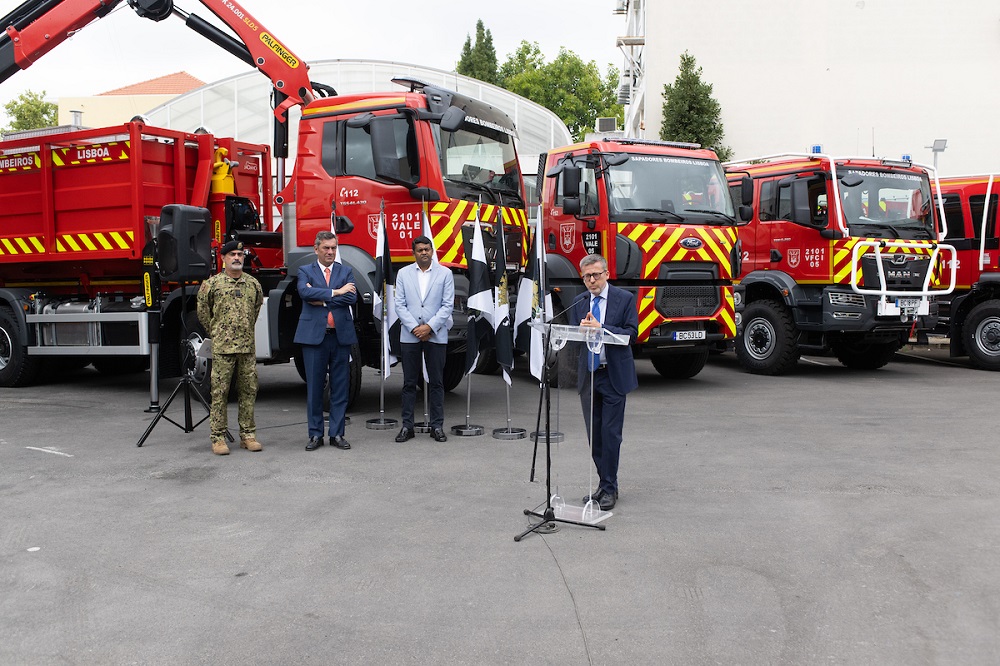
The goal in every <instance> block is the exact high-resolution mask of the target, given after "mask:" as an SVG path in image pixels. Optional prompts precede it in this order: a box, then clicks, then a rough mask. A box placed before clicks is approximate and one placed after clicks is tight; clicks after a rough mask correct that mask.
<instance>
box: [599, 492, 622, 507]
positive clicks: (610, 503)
mask: <svg viewBox="0 0 1000 666" xmlns="http://www.w3.org/2000/svg"><path fill="white" fill-rule="evenodd" d="M617 501H618V493H617V492H614V493H604V494H603V495H602V496H601V499H600V501H599V502H598V505H600V507H601V511H611V509H613V508H615V502H617Z"/></svg>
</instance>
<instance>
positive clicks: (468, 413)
mask: <svg viewBox="0 0 1000 666" xmlns="http://www.w3.org/2000/svg"><path fill="white" fill-rule="evenodd" d="M471 418H472V373H471V372H470V373H469V374H467V375H466V376H465V425H461V424H459V425H453V426H452V427H451V431H452V433H454V434H456V435H458V436H459V437H477V436H479V435H482V434H483V433H485V432H486V428H484V427H483V426H481V425H473V424H472V423H469V420H470V419H471Z"/></svg>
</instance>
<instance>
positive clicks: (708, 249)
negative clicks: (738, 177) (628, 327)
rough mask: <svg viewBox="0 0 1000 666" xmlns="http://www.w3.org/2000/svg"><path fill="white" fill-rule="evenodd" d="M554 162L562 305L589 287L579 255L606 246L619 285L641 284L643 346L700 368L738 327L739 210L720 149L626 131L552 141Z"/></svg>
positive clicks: (555, 271)
mask: <svg viewBox="0 0 1000 666" xmlns="http://www.w3.org/2000/svg"><path fill="white" fill-rule="evenodd" d="M545 160H546V161H545V164H543V165H540V168H539V174H540V177H541V175H542V174H544V175H545V176H546V178H545V182H544V183H540V184H539V191H540V192H541V193H542V204H541V205H542V223H543V233H544V235H545V239H546V240H545V242H546V252H547V259H546V271H547V273H546V279H547V280H548V283H549V285H550V287H552V288H553V289H555V290H556V292H557V293H556V297H555V299H554V303H553V311H554V312H557V313H558V312H559V311H560V310H564V309H565V308H568V307H569V305H570V303H572V302H573V299H574V298H575V297H576V296H577V295H578V294H581V293H583V292H584V291H585V288H584V287H583V285H582V284H581V282H580V272H579V270H578V266H579V262H580V260H581V259H582V258H583V257H584V256H585V255H587V254H591V253H596V254H601V255H603V256H604V257H606V258H607V261H608V270H609V271H610V273H611V279H612V280H613V281H614V284H615V285H617V286H619V287H623V288H625V289H629V290H630V291H632V292H633V293H635V294H636V305H637V308H638V310H639V313H638V314H639V334H638V336H637V337H636V339H635V340H634V341H633V345H634V348H635V349H636V351H638V352H642V353H644V354H646V355H648V356H649V358H650V359H651V360H652V363H653V367H655V368H656V370H657V371H658V372H659V373H660V374H661V375H662V376H664V377H669V378H676V379H683V378H689V377H693V376H695V375H697V374H698V373H699V372H701V369H702V368H703V367H704V366H705V361H706V360H707V359H708V354H709V351H710V350H711V349H712V348H713V347H715V346H718V345H724V344H725V343H726V341H728V340H732V338H733V337H734V336H735V334H736V320H735V310H734V305H733V282H732V281H733V277H734V276H735V273H734V271H735V270H736V266H737V265H738V262H739V255H738V252H737V249H736V248H737V243H736V236H737V232H736V225H737V210H736V209H735V208H734V206H733V202H732V200H731V198H730V194H729V191H728V188H727V186H726V177H725V173H724V172H723V170H722V166H721V165H720V163H719V160H718V157H717V156H716V154H715V153H714V152H712V151H711V150H706V149H701V148H700V146H698V145H696V144H689V143H672V142H662V141H645V140H638V139H617V140H600V141H588V142H586V143H579V144H575V145H572V146H566V147H564V148H558V149H555V150H551V151H549V153H548V155H547V157H546V158H545ZM745 214H746V216H747V217H749V209H746V210H745ZM564 316H565V315H564Z"/></svg>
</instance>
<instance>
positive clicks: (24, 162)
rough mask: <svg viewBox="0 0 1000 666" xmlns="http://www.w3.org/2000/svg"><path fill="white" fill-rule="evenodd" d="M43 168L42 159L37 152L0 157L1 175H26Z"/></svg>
mask: <svg viewBox="0 0 1000 666" xmlns="http://www.w3.org/2000/svg"><path fill="white" fill-rule="evenodd" d="M41 168H42V158H41V156H39V154H38V152H37V151H32V152H28V153H15V154H12V155H0V173H24V172H25V171H36V170H38V169H41Z"/></svg>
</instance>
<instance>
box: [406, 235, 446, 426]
mask: <svg viewBox="0 0 1000 666" xmlns="http://www.w3.org/2000/svg"><path fill="white" fill-rule="evenodd" d="M413 257H414V259H416V263H413V264H410V265H409V266H406V267H405V268H403V269H401V270H400V271H399V273H397V274H396V314H397V315H398V316H399V323H400V328H399V342H400V356H401V358H400V360H401V361H402V363H403V393H402V401H403V427H402V429H400V431H399V434H398V435H396V441H397V442H405V441H406V440H408V439H412V438H413V436H414V432H413V403H414V402H415V401H416V398H417V381H418V379H419V378H420V375H421V372H422V367H421V366H422V364H421V359H423V361H424V363H425V364H426V365H427V378H428V381H427V388H428V395H429V403H430V404H429V409H430V414H429V418H430V426H431V437H432V438H433V439H434V440H435V441H438V442H445V441H448V436H447V435H445V433H444V362H445V358H446V357H447V352H448V329H450V328H451V324H452V319H451V313H452V310H453V309H454V307H455V279H454V278H453V277H452V275H451V270H449V269H447V268H445V267H444V266H442V265H441V264H439V263H437V262H436V261H434V245H433V244H432V243H431V239H430V238H428V237H427V236H418V237H417V238H415V239H414V240H413Z"/></svg>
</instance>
